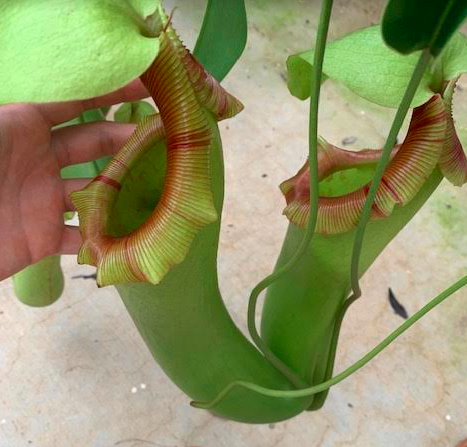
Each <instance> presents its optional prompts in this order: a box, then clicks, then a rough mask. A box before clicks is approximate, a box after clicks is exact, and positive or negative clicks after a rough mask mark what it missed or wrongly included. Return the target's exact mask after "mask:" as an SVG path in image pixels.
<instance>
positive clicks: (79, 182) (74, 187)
mask: <svg viewBox="0 0 467 447" xmlns="http://www.w3.org/2000/svg"><path fill="white" fill-rule="evenodd" d="M91 180H92V179H88V178H74V179H69V180H63V189H64V198H63V199H64V201H65V211H76V208H75V206H74V205H73V203H72V202H71V199H70V194H71V193H72V192H75V191H78V190H80V189H83V188H84V187H85V186H86V185H87V184H88V183H90V182H91Z"/></svg>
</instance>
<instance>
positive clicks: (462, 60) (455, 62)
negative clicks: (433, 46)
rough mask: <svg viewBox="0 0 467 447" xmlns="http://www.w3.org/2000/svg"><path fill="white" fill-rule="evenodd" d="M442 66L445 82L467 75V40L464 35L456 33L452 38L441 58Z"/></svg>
mask: <svg viewBox="0 0 467 447" xmlns="http://www.w3.org/2000/svg"><path fill="white" fill-rule="evenodd" d="M435 65H437V63H436V64H435ZM440 66H441V67H442V68H441V70H442V76H443V80H445V81H450V80H451V79H454V78H457V77H458V76H460V75H461V74H462V73H467V38H466V37H465V36H464V35H463V34H461V33H456V34H454V36H452V38H451V40H450V41H449V43H448V45H447V46H446V48H445V49H444V51H443V53H442V54H441V56H440Z"/></svg>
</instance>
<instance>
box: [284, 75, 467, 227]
mask: <svg viewBox="0 0 467 447" xmlns="http://www.w3.org/2000/svg"><path fill="white" fill-rule="evenodd" d="M455 82H456V81H455V80H453V81H450V82H449V83H448V85H447V87H446V90H445V92H444V98H442V97H441V95H439V94H437V95H434V96H433V97H432V98H431V99H430V100H429V101H427V102H426V103H425V104H423V105H421V106H419V107H416V108H415V109H414V111H413V115H412V119H411V122H410V126H409V130H408V132H407V136H406V138H405V140H404V142H403V143H402V144H401V145H400V146H396V147H395V148H394V150H393V154H392V159H391V161H390V163H389V165H388V167H387V169H386V171H385V173H384V176H383V178H382V181H381V184H380V186H379V189H378V192H377V194H376V198H375V202H374V204H373V207H372V214H371V218H372V219H382V218H386V217H388V216H390V215H391V213H392V212H393V209H394V207H395V206H396V205H399V206H404V205H406V204H407V203H409V202H410V201H411V200H412V199H413V198H414V197H415V195H416V194H417V193H418V191H419V190H420V188H421V187H422V186H423V184H424V183H425V182H426V180H427V179H428V177H429V176H430V175H431V173H432V172H433V170H434V169H435V167H436V166H437V165H439V167H440V170H441V172H442V173H443V175H444V176H445V177H446V178H447V179H448V180H450V181H451V182H452V183H453V184H455V185H462V184H464V183H465V182H466V181H467V160H466V156H465V153H464V150H463V148H462V145H461V143H460V141H459V139H458V137H457V134H456V131H455V128H454V121H453V118H452V95H453V91H454V87H455ZM318 150H319V153H318V176H319V181H320V182H322V181H323V180H324V181H329V182H332V180H333V177H332V176H333V175H335V174H336V173H337V174H339V173H341V171H345V170H349V169H354V168H361V167H365V166H367V167H371V166H372V165H375V164H376V163H377V161H378V160H379V158H380V156H381V151H379V150H361V151H357V152H354V151H347V150H344V149H340V148H338V147H336V146H333V145H332V144H330V143H328V142H326V141H325V140H323V139H320V141H319V148H318ZM323 183H324V182H323ZM323 186H324V188H323V189H326V188H325V187H326V185H325V184H323ZM280 189H281V191H282V193H283V194H284V196H285V199H286V202H287V206H286V208H285V209H284V214H285V215H286V216H287V217H288V218H289V220H290V221H291V222H292V223H294V224H295V225H297V226H299V227H301V228H304V227H305V226H306V223H307V220H308V215H309V194H310V192H309V167H308V162H307V163H306V164H305V165H304V166H303V167H302V168H301V169H300V170H299V171H298V173H297V174H296V175H295V176H294V177H292V178H290V179H289V180H286V181H285V182H283V183H282V184H281V185H280ZM368 190H369V183H367V182H366V183H365V184H363V185H361V186H360V187H358V188H356V189H355V190H354V191H351V192H345V193H343V194H339V195H333V194H329V195H327V194H322V195H320V197H319V208H318V221H317V226H316V232H317V233H319V234H339V233H345V232H347V231H349V230H351V229H352V228H355V226H356V225H357V222H358V219H359V216H360V213H361V211H362V209H363V206H364V204H365V200H366V197H367V194H368Z"/></svg>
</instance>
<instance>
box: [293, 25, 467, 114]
mask: <svg viewBox="0 0 467 447" xmlns="http://www.w3.org/2000/svg"><path fill="white" fill-rule="evenodd" d="M418 56H419V55H418V54H417V53H413V54H410V55H408V56H403V55H401V54H399V53H397V52H396V51H394V50H392V49H390V48H388V47H387V45H386V44H385V43H384V41H383V39H382V36H381V28H380V26H378V25H376V26H372V27H369V28H364V29H361V30H358V31H355V32H353V33H351V34H348V35H347V36H345V37H343V38H341V39H339V40H336V41H334V42H331V43H330V44H329V45H328V46H327V48H326V53H325V57H324V67H323V71H324V74H325V75H326V77H327V78H331V79H333V80H335V81H338V82H340V83H342V84H343V85H345V86H346V87H347V88H349V89H350V90H352V91H353V92H354V93H356V94H357V95H359V96H361V97H362V98H365V99H367V100H368V101H371V102H373V103H375V104H379V105H382V106H386V107H398V105H399V103H400V101H401V99H402V96H403V95H404V92H405V89H406V87H407V84H408V82H409V80H410V78H411V76H412V73H413V70H414V68H415V65H416V63H417V60H418ZM312 64H313V50H310V51H305V52H303V53H299V54H296V55H293V56H290V57H289V58H288V60H287V70H288V87H289V90H290V92H291V93H292V95H294V96H296V97H298V98H300V99H306V98H308V97H309V96H310V84H311V75H312ZM435 67H436V70H435V74H432V73H431V72H430V71H427V72H426V73H425V74H424V76H423V78H422V81H421V83H420V86H419V88H418V90H417V93H416V94H415V97H414V99H413V101H412V106H417V105H420V104H423V103H424V102H426V101H427V100H428V99H429V98H430V97H431V96H432V95H433V90H432V88H434V87H435V85H436V84H438V85H439V83H436V82H435V75H436V77H439V76H440V74H439V73H441V76H442V80H450V79H453V78H455V77H457V76H459V75H460V74H462V73H465V72H467V39H466V37H465V36H464V35H462V34H460V33H457V34H456V35H455V36H454V37H453V39H451V41H450V42H449V44H448V46H447V47H446V49H445V52H444V53H443V55H442V57H440V58H439V60H438V61H436V63H435Z"/></svg>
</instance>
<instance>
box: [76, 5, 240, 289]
mask: <svg viewBox="0 0 467 447" xmlns="http://www.w3.org/2000/svg"><path fill="white" fill-rule="evenodd" d="M159 16H160V17H159V18H160V25H161V26H162V28H161V29H162V30H161V32H160V35H159V43H160V45H159V54H158V55H157V57H156V59H155V60H154V62H153V64H152V65H151V66H150V67H149V69H148V70H147V71H146V72H145V73H143V74H142V75H141V80H142V82H143V84H144V85H145V86H146V88H147V89H148V90H149V92H150V94H151V96H152V98H153V99H154V102H155V104H156V106H157V108H158V109H159V112H160V115H152V116H150V117H146V118H145V119H144V120H143V121H142V122H141V123H140V124H139V125H138V127H137V128H136V130H135V132H134V133H133V135H132V136H131V137H130V139H129V140H128V141H127V143H126V144H125V145H124V147H123V148H122V149H121V150H120V152H119V153H118V154H117V156H116V157H115V158H114V159H113V160H112V161H111V162H110V164H109V165H108V166H107V167H106V168H105V169H104V170H103V171H102V173H101V174H100V175H99V176H98V177H96V178H95V179H94V180H93V181H92V182H91V183H90V184H89V185H88V186H86V188H84V189H83V190H81V191H77V192H75V193H73V194H72V195H71V199H72V201H73V203H74V205H75V206H76V209H77V211H78V215H79V219H80V231H81V234H82V237H83V241H84V243H83V245H82V247H81V249H80V251H79V254H78V262H79V263H82V264H90V265H94V266H96V267H97V284H98V285H99V286H105V285H110V284H117V283H125V282H137V281H145V282H149V283H152V284H158V283H159V282H160V281H161V280H162V279H163V278H164V276H165V275H166V274H167V273H168V272H169V271H170V269H171V268H172V267H173V266H174V265H176V264H179V263H181V262H182V261H183V260H184V259H185V257H186V255H187V253H188V251H189V249H190V246H191V243H192V242H193V240H194V238H195V236H196V234H197V233H198V232H199V230H200V229H201V228H203V227H204V226H206V225H208V224H210V223H213V222H215V221H216V220H217V219H218V215H217V211H216V208H215V206H214V198H213V192H212V190H211V172H210V157H211V151H212V150H213V147H212V145H213V130H212V127H211V126H212V124H211V117H212V116H213V117H214V118H215V119H216V120H218V121H219V120H221V119H225V118H229V117H232V116H234V115H236V114H237V113H239V112H240V111H241V110H242V109H243V105H242V104H241V103H240V102H239V101H238V100H237V99H235V98H234V97H233V96H231V95H229V94H228V93H227V92H226V91H225V90H224V89H223V88H222V87H221V86H220V84H219V83H218V82H217V81H216V80H215V79H214V78H213V77H212V76H211V75H209V73H207V72H206V71H205V70H204V68H203V67H202V66H201V65H200V64H199V63H198V62H197V61H196V60H195V59H194V58H193V57H192V56H191V54H190V53H189V51H188V50H187V49H186V48H185V47H184V46H183V44H182V43H181V41H180V40H179V38H178V36H177V34H176V33H175V31H174V29H173V28H172V26H171V24H170V18H167V16H166V15H165V13H164V12H163V10H162V9H161V8H159ZM163 139H164V141H165V147H166V149H165V150H164V146H163V145H162V142H161V144H158V142H159V141H161V140H163ZM156 143H157V148H156V149H155V152H154V149H151V148H152V147H153V146H154V145H155V144H156ZM146 158H147V160H148V163H151V165H152V168H153V172H154V170H156V171H157V169H159V171H158V172H156V173H155V177H156V178H149V179H146V180H145V179H142V178H137V179H135V180H136V181H131V180H133V179H132V178H131V176H135V175H137V174H138V167H141V166H143V168H144V162H145V159H146ZM143 170H144V169H143ZM125 180H126V181H125ZM151 187H152V188H153V189H152V190H150V188H151ZM131 188H133V189H135V190H134V191H131V190H130V191H129V189H131ZM138 188H140V189H141V190H138ZM148 189H149V191H148ZM132 200H133V201H132ZM125 214H128V216H127V215H125Z"/></svg>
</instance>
